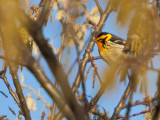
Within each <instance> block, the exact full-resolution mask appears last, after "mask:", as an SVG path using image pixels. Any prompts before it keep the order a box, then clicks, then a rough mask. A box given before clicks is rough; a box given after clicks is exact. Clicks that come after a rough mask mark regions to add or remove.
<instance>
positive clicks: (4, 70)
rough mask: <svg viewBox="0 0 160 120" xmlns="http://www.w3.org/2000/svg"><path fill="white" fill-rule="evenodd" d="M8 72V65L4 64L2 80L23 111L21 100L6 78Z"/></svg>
mask: <svg viewBox="0 0 160 120" xmlns="http://www.w3.org/2000/svg"><path fill="white" fill-rule="evenodd" d="M6 70H7V64H6V63H5V62H4V63H3V69H2V71H3V73H2V74H1V75H0V78H1V79H3V81H4V83H5V84H6V86H7V88H8V90H9V93H10V94H11V95H12V97H13V99H14V101H15V102H16V103H17V105H18V107H19V108H20V109H21V111H22V108H21V104H20V102H19V99H18V98H17V94H16V93H15V92H13V90H12V88H11V86H10V84H9V83H8V80H7V78H6V76H5V73H6Z"/></svg>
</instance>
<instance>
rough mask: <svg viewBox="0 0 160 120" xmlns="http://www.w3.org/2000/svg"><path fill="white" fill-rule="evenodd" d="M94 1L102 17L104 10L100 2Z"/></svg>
mask: <svg viewBox="0 0 160 120" xmlns="http://www.w3.org/2000/svg"><path fill="white" fill-rule="evenodd" d="M94 1H95V3H96V5H97V7H98V10H99V12H100V14H101V15H102V14H103V9H102V8H101V6H100V4H99V2H98V0H94Z"/></svg>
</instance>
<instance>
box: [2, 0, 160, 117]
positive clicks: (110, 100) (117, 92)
mask: <svg viewBox="0 0 160 120" xmlns="http://www.w3.org/2000/svg"><path fill="white" fill-rule="evenodd" d="M37 3H39V0H36V1H33V0H30V4H37ZM101 3H102V8H105V6H106V5H105V4H103V3H105V2H104V1H102V2H101ZM87 6H88V10H89V11H90V10H91V8H92V7H93V6H95V4H94V2H93V1H90V2H89V3H88V5H87ZM55 16H56V12H53V22H52V23H50V22H48V24H47V27H44V30H43V33H44V36H45V37H46V38H47V39H49V41H51V40H52V38H53V37H54V36H56V40H55V41H54V42H53V46H55V47H56V48H59V46H60V40H61V36H60V33H61V30H62V28H61V25H60V22H59V21H57V20H55ZM82 20H83V19H82ZM127 28H128V25H127V24H126V25H125V26H123V27H121V26H119V25H117V24H116V13H112V14H111V15H110V16H109V18H108V19H107V22H106V24H105V26H104V28H103V30H102V31H106V32H110V33H113V34H115V35H117V36H119V37H122V38H124V39H126V36H127V30H128V29H127ZM92 31H93V30H92ZM89 36H90V32H89V31H88V34H87V36H86V40H87V39H88V38H89ZM71 51H72V55H71V58H72V60H71V62H70V65H71V63H72V61H74V60H75V59H76V57H77V56H76V51H75V48H71ZM92 54H93V56H99V54H98V49H97V46H95V47H94V50H93V52H92ZM82 56H83V54H81V58H82ZM158 59H159V57H158V56H156V57H155V58H154V61H155V63H156V64H154V65H155V67H156V68H159V66H160V65H159V64H158V62H157V61H158ZM95 62H96V64H97V65H98V71H99V73H100V74H101V76H103V74H104V70H105V69H106V68H107V67H108V65H107V64H106V63H105V62H104V61H102V60H96V61H95ZM40 64H41V66H42V68H43V69H44V70H45V73H46V75H47V76H48V78H49V79H50V80H51V81H52V82H53V83H54V76H52V74H51V72H50V70H49V68H48V66H47V64H46V62H45V61H44V59H43V57H42V59H41V61H40ZM89 65H90V63H88V64H87V67H86V70H87V68H88V67H89ZM0 67H2V61H0ZM100 68H101V69H100ZM77 71H78V65H76V66H75V67H74V70H73V72H71V74H70V76H69V81H70V83H71V85H72V83H73V80H74V79H75V76H76V74H77ZM92 71H93V68H92V70H91V71H90V73H89V76H88V79H87V82H86V90H87V91H86V94H87V96H91V97H94V95H95V94H96V93H97V91H98V89H99V88H100V84H99V82H98V80H97V79H96V83H95V88H94V89H93V88H92ZM18 74H19V77H20V71H19V73H18ZM85 74H86V73H85ZM23 75H24V84H26V85H28V86H31V87H32V88H34V89H35V91H38V90H40V93H41V96H43V98H44V99H45V100H46V101H47V102H48V103H50V104H52V100H51V99H50V97H48V95H47V93H46V92H45V91H44V90H43V89H42V88H41V89H40V87H41V86H40V84H39V83H38V82H37V80H36V79H35V77H34V76H33V75H32V74H31V73H30V72H29V70H27V69H26V68H23ZM6 76H7V79H8V81H9V82H10V85H11V87H12V88H13V89H14V86H13V83H12V79H11V76H10V74H9V72H8V71H7V74H6ZM156 80H157V74H156V73H154V72H152V71H150V72H148V84H149V87H148V90H149V93H150V94H154V92H155V89H156ZM0 84H1V88H0V91H3V92H4V93H6V94H7V95H8V98H5V97H4V96H3V95H2V94H0V97H1V99H0V106H1V109H0V115H7V116H8V118H9V119H11V120H14V119H15V116H14V115H13V114H12V113H11V112H10V111H9V109H8V106H9V107H11V108H12V109H13V110H14V111H15V112H16V114H18V110H19V109H18V107H17V105H16V103H15V102H14V100H13V98H12V97H11V96H10V94H9V92H8V89H7V87H6V86H5V84H4V83H3V81H2V80H0ZM126 86H127V85H126V84H125V83H120V82H119V81H118V82H117V85H116V88H115V89H114V91H112V92H109V93H108V92H106V93H105V94H104V95H103V96H102V97H101V99H100V100H99V102H98V104H99V105H100V106H103V107H104V108H105V109H106V111H109V116H111V115H112V114H113V111H114V108H115V107H116V106H117V104H118V102H119V100H120V98H121V96H122V94H123V92H124V90H125V88H126ZM79 89H80V90H81V87H80V88H79ZM28 92H29V91H28V90H25V91H24V94H25V95H27V94H28ZM31 96H32V97H33V98H36V96H35V95H34V94H31ZM143 97H144V93H141V94H139V91H137V92H136V93H135V95H134V99H133V101H136V100H143ZM88 99H90V98H89V97H88ZM36 104H37V111H36V112H34V111H31V117H32V119H34V120H39V119H40V117H41V112H42V111H43V110H44V111H45V112H46V114H48V113H49V111H48V109H47V108H45V107H44V105H43V103H42V102H41V101H37V102H36ZM2 108H3V109H2ZM143 109H144V107H143V106H139V107H134V108H133V109H132V111H131V113H136V112H138V111H139V112H140V111H142V110H143ZM121 113H122V114H123V113H125V111H122V112H121ZM135 119H136V120H142V119H144V118H143V115H140V116H136V117H133V118H131V120H135Z"/></svg>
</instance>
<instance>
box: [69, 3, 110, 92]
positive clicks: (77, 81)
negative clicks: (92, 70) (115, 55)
mask: <svg viewBox="0 0 160 120" xmlns="http://www.w3.org/2000/svg"><path fill="white" fill-rule="evenodd" d="M110 7H111V6H110V3H108V5H107V7H106V9H105V11H104V12H103V14H102V16H101V19H100V21H99V23H98V25H97V28H96V29H95V30H94V32H93V33H92V35H91V41H90V42H89V44H88V46H87V49H86V52H85V53H84V55H83V59H82V61H81V62H82V64H81V69H82V73H83V74H84V70H85V67H86V64H87V62H88V60H89V58H90V53H91V52H92V50H93V47H94V44H95V42H94V39H95V37H96V36H97V35H98V33H100V31H101V29H102V27H103V26H104V23H105V21H106V19H107V18H108V16H109V14H110V12H111V8H110ZM79 73H80V72H78V74H77V76H76V79H75V82H74V84H73V87H72V91H73V92H75V91H77V88H78V87H79V85H80V81H81V80H80V74H79Z"/></svg>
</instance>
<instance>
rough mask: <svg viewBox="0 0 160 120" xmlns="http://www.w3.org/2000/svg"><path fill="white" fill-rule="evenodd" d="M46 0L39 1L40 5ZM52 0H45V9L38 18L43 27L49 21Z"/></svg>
mask: <svg viewBox="0 0 160 120" xmlns="http://www.w3.org/2000/svg"><path fill="white" fill-rule="evenodd" d="M43 1H44V0H41V2H40V3H39V6H40V5H41V4H42V3H43ZM51 2H52V0H46V1H45V4H44V6H43V9H42V11H41V13H40V15H39V18H38V20H37V23H38V24H39V25H40V26H41V27H43V25H44V24H45V25H46V24H47V21H48V17H49V13H50V10H51Z"/></svg>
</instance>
